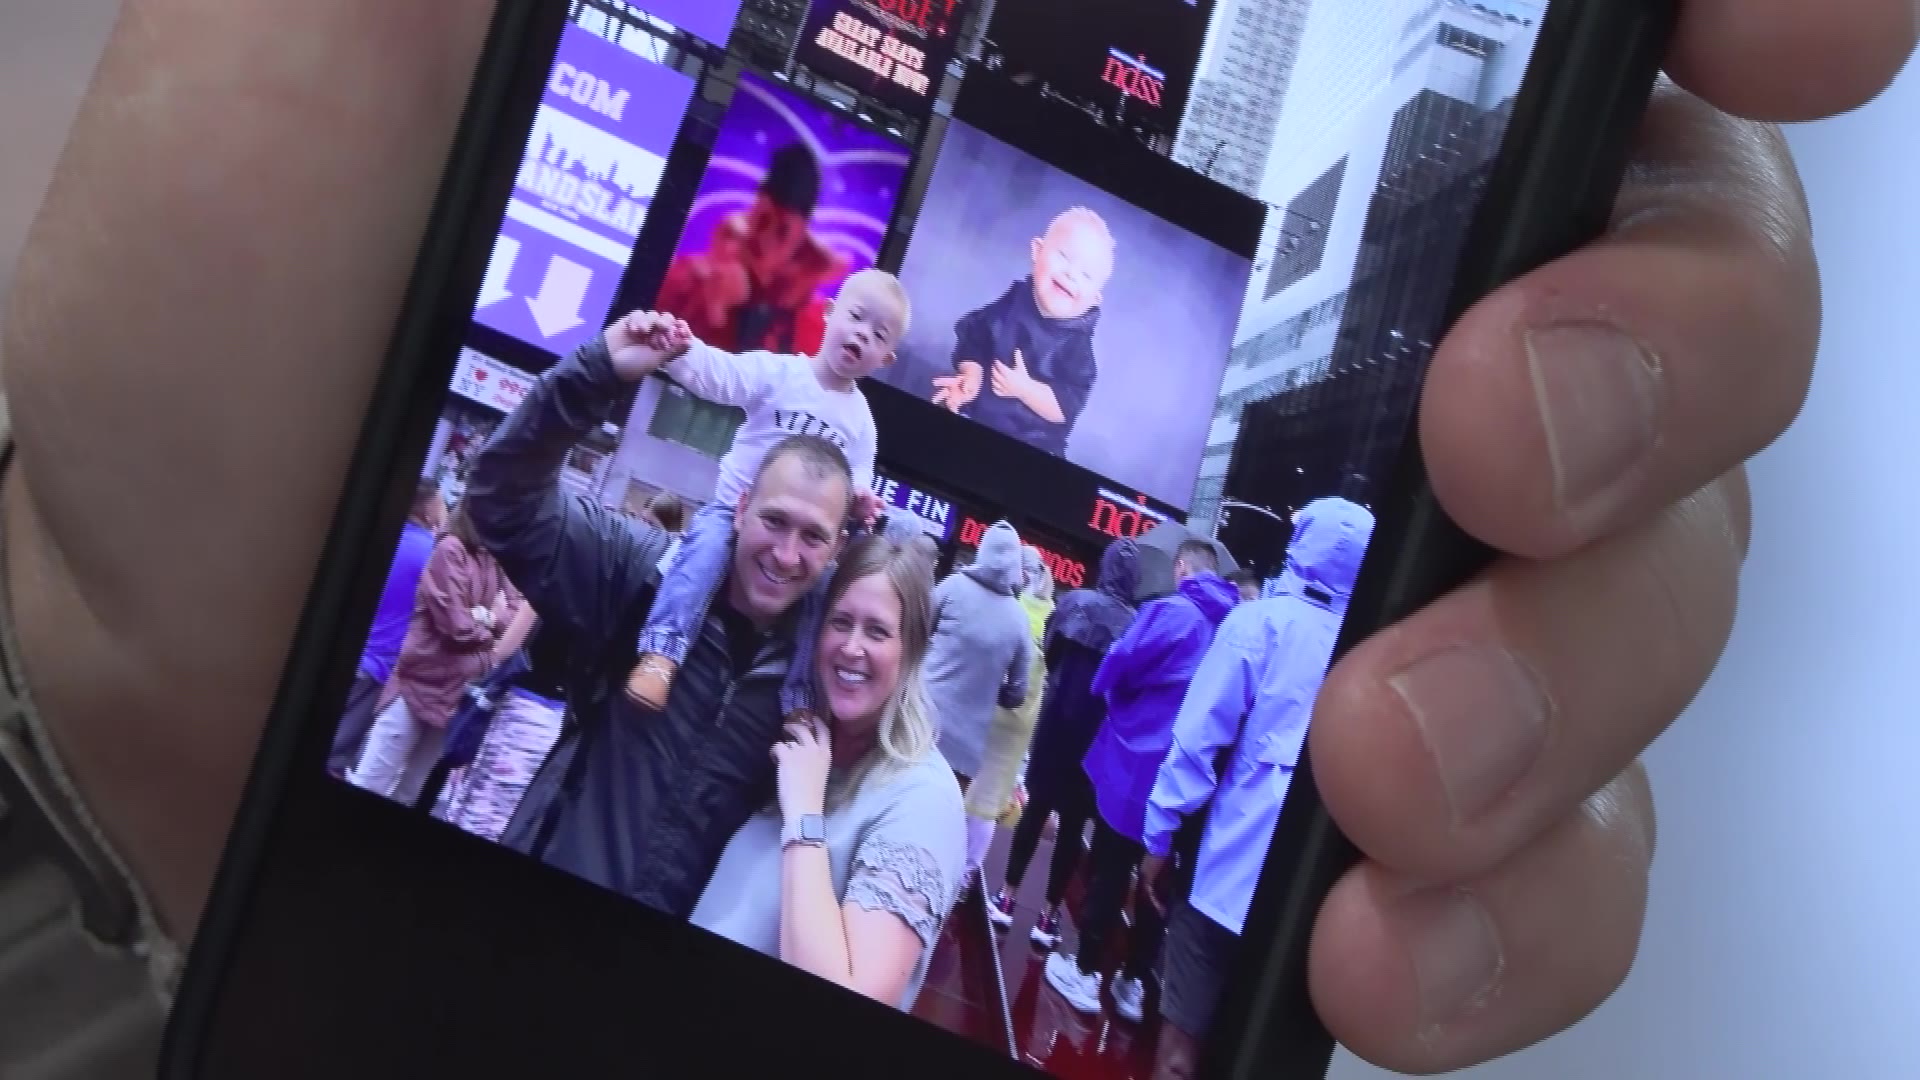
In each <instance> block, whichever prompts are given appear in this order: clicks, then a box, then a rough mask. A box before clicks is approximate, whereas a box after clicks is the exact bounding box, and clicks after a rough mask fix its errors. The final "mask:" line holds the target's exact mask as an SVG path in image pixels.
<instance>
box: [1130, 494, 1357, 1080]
mask: <svg viewBox="0 0 1920 1080" xmlns="http://www.w3.org/2000/svg"><path fill="white" fill-rule="evenodd" d="M1373 529H1374V518H1373V515H1372V514H1371V513H1369V512H1368V511H1367V510H1366V509H1365V508H1364V507H1361V506H1358V505H1356V504H1354V503H1351V502H1348V501H1347V500H1345V499H1337V498H1336V499H1322V500H1320V501H1318V502H1315V503H1313V504H1311V505H1309V506H1308V507H1307V508H1306V509H1304V510H1302V511H1301V512H1300V514H1299V516H1298V518H1296V520H1295V522H1294V537H1293V542H1292V544H1291V545H1290V546H1289V547H1288V549H1287V566H1286V571H1285V573H1284V574H1283V575H1282V576H1281V578H1280V579H1279V580H1278V581H1276V582H1274V583H1273V585H1272V586H1271V587H1270V588H1269V593H1268V596H1267V597H1266V598H1265V599H1261V600H1256V601H1254V602H1253V603H1250V604H1243V605H1241V606H1240V607H1239V608H1238V609H1237V610H1235V611H1234V613H1233V614H1231V615H1229V616H1227V619H1226V621H1225V622H1223V623H1221V625H1220V631H1219V633H1218V634H1217V635H1216V636H1215V638H1214V642H1213V647H1212V648H1210V649H1209V650H1207V655H1206V658H1205V659H1204V660H1202V661H1201V662H1200V668H1199V670H1198V671H1197V672H1195V673H1194V677H1193V683H1192V686H1191V687H1190V688H1189V689H1188V691H1187V695H1186V700H1185V701H1184V702H1183V703H1182V704H1181V706H1180V714H1179V717H1178V718H1177V719H1176V720H1175V721H1174V725H1173V745H1172V747H1171V749H1170V750H1169V751H1168V753H1167V755H1166V759H1165V761H1164V762H1163V763H1162V764H1161V766H1160V769H1159V775H1158V777H1157V778H1156V779H1155V781H1154V785H1153V791H1152V793H1151V794H1150V795H1149V797H1148V799H1147V813H1146V822H1145V828H1144V830H1143V833H1142V841H1143V843H1144V846H1145V847H1146V850H1147V858H1146V860H1145V861H1144V863H1143V864H1142V866H1141V871H1140V879H1141V882H1142V885H1143V891H1144V892H1145V893H1146V896H1147V900H1148V903H1149V905H1150V906H1151V907H1152V908H1153V909H1154V910H1156V911H1158V912H1162V913H1166V912H1169V911H1170V912H1171V915H1170V918H1168V920H1167V922H1168V930H1167V945H1166V965H1165V976H1164V983H1163V986H1162V993H1161V998H1160V1013H1161V1017H1162V1019H1164V1020H1165V1021H1166V1023H1165V1024H1164V1025H1163V1026H1162V1028H1161V1036H1160V1053H1161V1061H1160V1065H1161V1069H1160V1071H1159V1072H1158V1073H1157V1074H1156V1075H1160V1076H1167V1077H1185V1076H1189V1075H1192V1067H1193V1064H1194V1062H1195V1061H1196V1060H1197V1055H1198V1051H1199V1047H1200V1045H1201V1043H1202V1042H1203V1041H1204V1040H1205V1039H1206V1037H1207V1034H1208V1032H1209V1031H1210V1030H1211V1028H1212V1025H1213V1019H1214V1013H1215V1011H1216V1009H1217V1007H1218V1005H1219V1001H1220V995H1221V992H1222V990H1223V989H1224V987H1225V983H1226V980H1227V976H1228V974H1229V973H1230V969H1231V966H1232V963H1233V960H1234V958H1235V956H1236V955H1237V954H1238V950H1239V946H1240V935H1241V933H1242V932H1243V931H1244V930H1245V928H1246V921H1247V910H1248V908H1249V907H1251V906H1252V904H1253V891H1254V886H1255V885H1256V884H1257V883H1258V882H1259V880H1260V871H1261V868H1262V867H1263V866H1264V865H1265V864H1266V858H1267V845H1268V843H1269V842H1270V841H1271V840H1272V838H1273V831H1274V828H1275V826H1276V825H1277V824H1278V823H1279V820H1280V808H1281V805H1282V804H1283V803H1284V802H1285V801H1286V798H1287V790H1288V789H1289V788H1290V787H1291V786H1292V783H1293V771H1294V769H1295V768H1296V767H1297V766H1298V765H1299V763H1300V750H1301V747H1302V746H1303V745H1304V744H1305V742H1306V738H1307V722H1308V721H1309V720H1310V719H1312V717H1313V706H1314V701H1315V699H1317V698H1318V697H1319V696H1320V685H1321V683H1322V682H1323V681H1325V679H1326V676H1327V669H1328V667H1329V666H1330V665H1331V664H1332V661H1333V646H1334V642H1335V640H1336V639H1337V638H1338V637H1339V636H1340V623H1341V621H1342V620H1343V619H1344V618H1345V617H1346V612H1347V605H1348V602H1349V600H1350V599H1351V597H1352V595H1353V585H1354V582H1355V581H1356V580H1357V579H1358V578H1359V576H1360V564H1361V562H1362V561H1363V560H1364V559H1365V557H1366V552H1367V544H1368V542H1369V541H1370V540H1371V539H1372V537H1373ZM1203 816H1204V826H1203V831H1202V833H1201V840H1200V850H1199V856H1198V858H1197V859H1196V860H1194V861H1193V862H1192V864H1191V866H1190V868H1183V871H1182V873H1181V874H1180V875H1179V877H1180V878H1181V879H1182V880H1183V881H1189V880H1190V881H1191V883H1192V884H1191V888H1190V889H1189V890H1187V891H1186V894H1185V895H1184V896H1182V895H1177V894H1176V895H1174V896H1171V897H1169V896H1168V895H1167V894H1168V892H1170V891H1174V890H1171V889H1170V888H1169V886H1170V884H1171V882H1170V881H1169V880H1168V878H1169V876H1170V875H1168V874H1167V873H1166V867H1167V857H1168V856H1169V855H1170V854H1171V853H1172V852H1173V851H1174V849H1175V847H1176V837H1177V836H1178V835H1179V834H1180V833H1181V832H1182V830H1183V829H1184V828H1185V827H1186V826H1187V825H1188V824H1189V823H1190V822H1192V821H1194V820H1195V819H1197V818H1201V817H1203ZM1185 858H1186V856H1185V853H1184V851H1183V853H1182V861H1183V862H1185Z"/></svg>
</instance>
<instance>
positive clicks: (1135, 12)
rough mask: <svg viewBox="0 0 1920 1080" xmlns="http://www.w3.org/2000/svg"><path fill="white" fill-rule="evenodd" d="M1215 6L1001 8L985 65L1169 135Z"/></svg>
mask: <svg viewBox="0 0 1920 1080" xmlns="http://www.w3.org/2000/svg"><path fill="white" fill-rule="evenodd" d="M1214 7H1215V3H1214V0H1047V2H1046V3H1033V2H1029V3H1003V4H1000V5H999V6H998V7H996V8H995V9H994V13H993V21H992V22H991V23H990V24H989V26H988V29H987V46H986V54H985V60H986V66H987V69H988V70H989V71H997V72H998V73H999V74H1000V75H1001V76H1003V77H1006V78H1010V79H1012V80H1013V81H1015V82H1018V83H1022V84H1025V85H1031V86H1035V87H1037V86H1041V85H1044V86H1045V87H1046V88H1047V89H1049V90H1051V91H1052V92H1054V93H1056V94H1060V95H1062V96H1065V97H1067V98H1070V99H1072V100H1073V101H1075V102H1077V103H1079V104H1082V105H1084V106H1087V107H1090V108H1093V109H1096V110H1098V111H1099V112H1101V113H1102V114H1103V115H1105V116H1107V117H1108V118H1109V119H1112V120H1116V121H1122V120H1124V121H1129V122H1132V123H1137V124H1139V125H1141V126H1145V127H1150V128H1153V129H1155V130H1158V131H1163V132H1167V133H1172V132H1173V131H1174V130H1175V129H1176V128H1177V127H1179V124H1180V119H1181V117H1182V116H1183V115H1184V114H1185V113H1186V108H1187V98H1188V97H1189V95H1190V94H1191V93H1192V91H1193V78H1194V71H1195V69H1196V68H1197V67H1198V66H1199V63H1200V50H1201V49H1202V48H1203V47H1205V45H1206V41H1207V23H1208V21H1209V20H1210V19H1211V18H1212V17H1213V11H1214Z"/></svg>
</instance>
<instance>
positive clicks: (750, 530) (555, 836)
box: [467, 327, 853, 918]
mask: <svg viewBox="0 0 1920 1080" xmlns="http://www.w3.org/2000/svg"><path fill="white" fill-rule="evenodd" d="M653 329H655V330H657V329H659V328H658V327H654V328H653ZM622 344H623V345H624V344H625V343H624V342H623V343H622ZM659 345H660V342H658V341H656V342H655V343H654V346H655V348H656V349H657V348H658V347H659ZM651 352H652V350H649V349H637V348H631V347H623V348H620V349H617V350H616V349H615V348H613V343H612V342H610V341H609V340H608V337H607V336H605V335H603V336H601V337H596V338H595V339H593V340H592V341H590V342H589V343H588V344H586V345H584V346H582V347H581V349H580V350H579V351H578V352H577V353H575V354H574V355H573V356H572V357H570V358H569V359H567V360H565V361H563V362H561V364H560V365H559V366H557V367H556V368H554V369H553V370H552V371H550V372H548V373H547V374H546V375H545V376H543V377H542V378H541V379H540V380H539V382H538V383H536V384H535V387H534V389H533V391H532V393H530V394H529V395H528V396H527V398H526V400H525V401H524V402H523V403H522V404H521V405H520V407H519V408H518V409H517V410H515V412H514V413H513V415H512V416H510V417H508V419H507V420H506V422H505V423H504V424H502V425H501V428H500V431H499V432H498V434H497V435H496V436H495V438H494V439H493V441H492V442H491V443H489V444H488V446H487V448H486V449H485V450H483V451H482V452H481V454H480V457H479V459H478V460H477V461H476V462H475V464H474V468H473V474H472V476H471V478H470V481H469V488H468V496H467V498H468V504H467V505H468V509H469V512H470V514H471V515H472V521H473V526H474V530H475V532H476V534H477V536H478V537H479V539H480V541H481V543H482V544H484V545H485V546H486V547H487V548H488V549H489V550H490V551H492V552H493V553H494V555H495V557H496V558H497V559H498V560H499V561H500V564H501V566H502V567H503V568H504V569H505V570H506V573H507V575H508V577H510V578H511V579H512V580H513V581H514V582H515V583H516V584H518V585H519V586H520V587H521V589H522V591H523V592H524V593H525V595H526V596H527V598H528V599H529V601H530V602H531V603H532V604H533V605H534V607H535V608H536V609H537V610H538V611H539V612H540V614H541V616H542V618H544V619H547V620H549V621H551V622H552V623H554V624H556V625H560V626H565V627H567V628H568V634H569V637H568V640H569V647H570V649H571V651H572V655H573V659H572V663H571V664H570V665H569V671H568V675H567V685H566V688H565V689H566V693H565V698H566V701H567V708H568V718H567V724H566V731H565V733H564V734H563V735H562V737H561V739H560V741H559V743H558V744H557V746H556V747H555V749H554V751H553V752H552V754H551V755H549V757H548V759H547V761H546V763H545V765H543V766H542V767H541V769H540V772H539V774H538V775H537V776H536V777H535V778H534V781H533V783H532V784H531V786H530V787H529V789H528V792H527V795H526V797H525V799H524V801H523V802H522V803H521V805H520V809H519V811H518V812H517V813H516V814H515V816H514V819H513V822H512V823H511V824H510V825H509V826H508V828H507V830H506V833H505V835H504V836H503V838H502V842H503V843H504V844H506V845H507V846H508V847H510V848H512V849H514V850H517V851H520V852H523V853H525V854H529V855H532V856H534V857H535V858H538V859H541V860H542V861H544V862H546V863H547V864H549V865H551V866H554V867H556V868H558V869H561V870H565V871H568V872H569V873H572V874H575V875H577V876H579V877H582V878H585V879H586V880H588V881H591V882H594V883H596V884H598V885H601V886H603V887H605V888H608V889H611V890H613V891H615V892H618V893H620V894H622V895H624V896H626V897H628V898H630V899H633V900H637V901H639V902H641V903H644V904H647V905H648V906H650V907H653V908H655V909H657V910H659V911H662V912H665V913H667V914H669V915H673V916H676V917H681V918H684V917H686V916H687V915H688V914H689V913H690V912H691V911H692V910H693V907H694V904H695V902H696V901H698V899H699V897H700V893H701V890H702V889H703V888H705V886H706V883H707V880H708V879H709V878H710V877H711V876H712V874H713V869H714V867H715V865H716V864H717V863H718V861H719V859H720V855H721V852H722V851H723V850H724V849H725V847H726V845H727V842H728V841H729V840H730V839H731V838H732V836H733V835H734V833H735V832H736V831H738V830H739V828H740V826H741V825H742V824H743V823H744V822H745V821H746V820H747V819H748V818H749V817H751V816H752V815H753V813H754V812H755V811H756V810H758V809H760V808H762V807H764V806H766V805H767V804H768V802H769V800H770V799H771V798H772V797H773V791H774V759H773V756H772V747H773V744H774V743H775V742H776V741H777V740H778V739H779V738H780V737H781V733H782V728H783V726H784V718H783V716H782V710H781V707H780V690H781V685H782V683H783V681H784V680H785V678H786V675H787V670H788V668H789V666H790V665H792V664H793V663H796V662H798V661H796V658H795V644H794V638H795V623H794V620H793V618H792V617H791V613H792V611H793V609H794V608H795V607H796V606H797V605H798V604H799V602H800V601H801V599H802V598H803V597H804V596H806V595H807V594H808V592H809V591H811V590H812V589H813V587H814V585H815V583H816V582H818V581H819V579H820V577H821V575H822V574H824V573H825V572H826V569H827V567H828V565H829V564H830V563H831V562H832V560H833V558H834V556H835V555H836V553H837V551H838V548H839V544H840V538H841V536H842V534H843V533H844V531H845V529H846V525H847V515H848V507H849V505H850V504H851V502H852V493H853V476H852V469H851V467H850V466H849V465H848V464H847V459H846V455H845V454H844V453H842V452H841V450H840V448H839V447H837V446H835V445H834V444H833V443H831V442H829V441H827V440H825V439H822V438H818V437H814V436H807V435H800V436H794V437H792V438H789V439H786V440H784V441H782V442H780V443H778V444H777V445H774V446H772V447H770V448H769V449H768V451H767V453H766V454H765V456H764V459H763V460H762V461H761V463H760V467H759V469H758V470H757V471H756V472H755V473H754V475H753V476H752V478H751V482H750V483H749V485H748V486H747V487H746V490H745V492H744V493H743V495H742V496H741V499H740V501H739V504H738V506H737V508H736V512H735V521H734V526H735V530H736V532H737V536H738V540H737V543H736V544H735V545H734V549H733V551H732V553H731V558H730V560H729V563H728V569H727V574H726V578H725V580H724V582H723V583H722V584H721V586H720V589H719V591H718V592H717V594H716V597H715V602H714V603H713V604H712V605H711V606H710V609H709V611H708V613H707V615H706V618H705V619H704V621H703V623H702V625H701V626H700V628H699V633H698V637H697V640H695V641H694V643H693V646H692V648H691V650H690V651H689V652H688V654H687V657H686V662H685V664H684V665H683V666H682V668H681V670H680V673H679V679H678V682H677V685H676V688H675V692H674V694H673V700H672V703H671V705H670V706H669V707H668V708H667V709H666V711H665V712H661V713H654V712H647V711H644V710H642V709H641V708H640V707H639V706H637V705H635V704H633V703H632V702H630V701H629V700H628V699H627V696H626V694H625V693H624V692H623V686H624V684H625V682H626V679H627V674H628V672H629V670H630V669H631V668H632V666H633V643H634V641H635V639H636V638H637V637H638V635H639V633H640V628H641V624H642V623H643V622H644V621H645V619H646V617H647V612H648V609H649V608H650V607H651V606H652V604H653V600H654V596H655V593H656V591H657V589H658V582H659V562H660V557H661V555H662V554H663V553H664V552H665V550H666V547H667V542H668V538H667V536H666V534H665V533H664V532H662V531H660V530H658V529H654V528H651V527H649V526H647V525H644V524H643V523H641V522H638V521H634V520H631V519H628V518H627V517H625V516H624V515H622V514H619V513H618V512H616V511H614V510H611V509H608V508H606V507H602V506H599V505H596V504H594V503H593V501H592V500H584V499H577V498H574V497H572V496H571V495H570V494H569V493H568V491H567V490H566V489H565V488H564V487H563V486H562V484H561V473H562V470H563V469H564V467H565V462H566V458H567V454H568V452H569V451H570V450H571V448H572V447H573V446H574V444H575V443H576V442H577V441H578V440H579V439H580V438H581V437H582V436H584V435H586V434H587V433H589V432H591V431H594V430H596V429H598V428H599V427H600V425H602V424H604V423H605V422H606V421H607V420H608V418H609V416H610V415H611V413H612V411H613V408H614V406H615V403H616V402H617V401H619V400H620V399H621V397H622V395H623V392H624V391H625V390H626V389H627V387H629V386H630V385H632V384H633V383H634V382H636V381H638V380H639V379H640V378H643V377H644V376H645V374H646V373H647V372H648V371H650V370H652V368H653V367H655V366H657V360H658V358H657V357H656V356H652V355H650V353H651Z"/></svg>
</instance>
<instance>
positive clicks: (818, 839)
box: [800, 814, 827, 843]
mask: <svg viewBox="0 0 1920 1080" xmlns="http://www.w3.org/2000/svg"><path fill="white" fill-rule="evenodd" d="M800 839H802V840H806V841H808V842H810V843H825V842H826V839H827V819H826V818H823V817H820V816H819V815H817V814H809V815H807V816H806V817H803V818H801V819H800Z"/></svg>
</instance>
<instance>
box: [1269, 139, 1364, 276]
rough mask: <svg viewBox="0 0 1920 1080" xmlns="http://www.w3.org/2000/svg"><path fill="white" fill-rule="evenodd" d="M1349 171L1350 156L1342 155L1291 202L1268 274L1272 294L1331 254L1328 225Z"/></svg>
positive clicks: (1317, 266) (1317, 267) (1331, 220)
mask: <svg viewBox="0 0 1920 1080" xmlns="http://www.w3.org/2000/svg"><path fill="white" fill-rule="evenodd" d="M1346 175H1347V159H1346V158H1341V159H1340V160H1339V161H1337V162H1335V163H1334V165H1333V168H1331V169H1328V170H1327V171H1326V172H1325V173H1323V174H1322V175H1321V177H1320V179H1318V180H1315V181H1314V182H1313V183H1311V184H1309V185H1307V189H1306V190H1305V191H1302V192H1301V193H1300V194H1299V196H1298V197H1296V198H1295V199H1294V200H1293V202H1292V203H1290V204H1288V206H1287V209H1286V215H1287V217H1286V224H1284V225H1283V226H1281V232H1280V250H1279V252H1278V253H1277V254H1276V255H1275V256H1274V259H1273V273H1272V274H1271V275H1269V276H1268V278H1267V296H1268V297H1270V298H1271V297H1274V296H1278V295H1280V293H1281V291H1282V290H1284V289H1286V288H1287V287H1288V286H1290V285H1294V284H1297V283H1298V282H1300V281H1303V280H1305V279H1306V277H1307V276H1308V275H1309V274H1312V273H1313V272H1314V271H1316V270H1318V269H1320V264H1321V263H1322V262H1323V261H1324V260H1325V259H1326V256H1327V229H1328V228H1329V227H1330V226H1331V225H1332V224H1333V211H1334V208H1335V207H1337V206H1338V205H1339V203H1340V184H1341V182H1342V181H1343V180H1345V179H1346Z"/></svg>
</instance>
